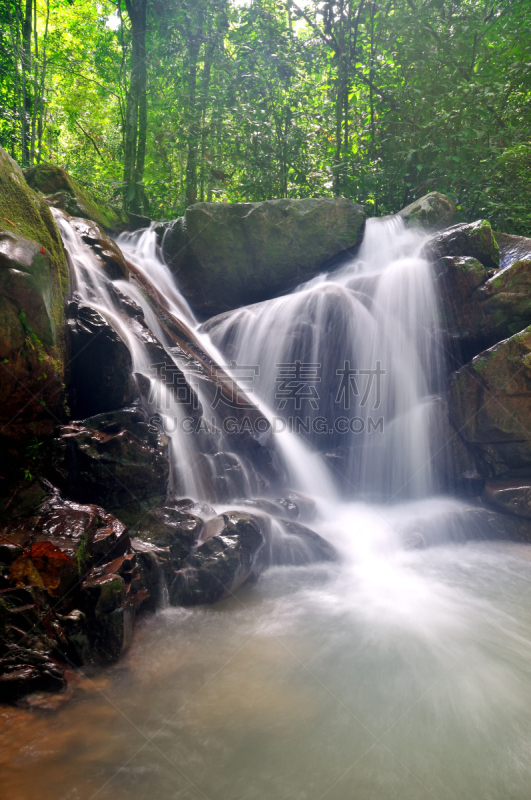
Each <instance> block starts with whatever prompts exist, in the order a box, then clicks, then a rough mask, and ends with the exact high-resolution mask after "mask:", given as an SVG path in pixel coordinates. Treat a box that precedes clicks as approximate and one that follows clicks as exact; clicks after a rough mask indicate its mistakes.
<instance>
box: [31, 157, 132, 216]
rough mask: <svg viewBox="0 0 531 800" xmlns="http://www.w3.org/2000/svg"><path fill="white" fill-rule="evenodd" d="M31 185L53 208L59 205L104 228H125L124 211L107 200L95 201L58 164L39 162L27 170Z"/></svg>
mask: <svg viewBox="0 0 531 800" xmlns="http://www.w3.org/2000/svg"><path fill="white" fill-rule="evenodd" d="M24 177H25V179H26V181H27V183H28V185H29V186H31V188H32V189H35V190H36V191H38V192H41V193H42V194H44V195H47V196H46V198H45V199H46V202H47V203H48V205H50V206H53V208H60V209H62V210H63V211H66V213H67V214H70V215H71V216H73V217H83V218H85V219H91V220H94V221H95V222H97V223H98V224H99V225H102V226H103V227H104V228H125V227H126V226H127V218H126V217H125V216H124V214H123V212H122V211H121V210H120V209H118V208H114V207H111V206H110V205H109V204H108V203H103V202H101V201H98V200H96V198H95V197H93V196H92V194H91V193H90V192H89V191H88V190H87V189H84V188H82V187H81V186H79V184H78V183H76V182H75V181H74V179H73V178H72V177H71V176H70V175H69V174H68V173H67V172H65V170H64V169H61V167H57V166H56V165H55V164H37V165H36V166H34V167H29V168H28V169H25V170H24Z"/></svg>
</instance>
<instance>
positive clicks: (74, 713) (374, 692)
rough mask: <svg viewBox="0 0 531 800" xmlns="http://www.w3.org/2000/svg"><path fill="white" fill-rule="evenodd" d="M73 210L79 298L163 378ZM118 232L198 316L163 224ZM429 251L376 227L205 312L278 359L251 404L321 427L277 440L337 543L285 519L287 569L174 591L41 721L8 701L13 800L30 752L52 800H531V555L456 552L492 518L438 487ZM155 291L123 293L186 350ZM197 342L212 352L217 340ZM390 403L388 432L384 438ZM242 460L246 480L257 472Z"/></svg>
mask: <svg viewBox="0 0 531 800" xmlns="http://www.w3.org/2000/svg"><path fill="white" fill-rule="evenodd" d="M58 221H59V223H60V225H61V228H62V232H63V236H64V237H65V244H66V246H67V249H68V250H69V252H70V255H71V257H72V259H73V260H74V268H75V274H76V276H77V291H78V292H79V293H80V295H81V297H82V298H83V299H84V300H85V301H86V302H87V303H90V304H92V305H93V306H95V307H96V308H98V309H100V310H101V313H102V314H103V315H105V316H106V318H107V319H109V320H110V321H112V323H113V324H114V325H116V329H117V330H118V331H119V333H120V335H121V336H122V337H123V338H124V341H127V342H128V343H129V345H130V348H131V351H132V352H133V354H134V361H135V363H134V369H135V371H138V370H141V371H142V370H143V374H144V375H146V376H147V377H149V378H150V380H151V381H152V382H153V381H154V380H155V378H153V375H152V374H151V373H149V370H148V366H149V364H148V363H147V361H146V358H147V355H146V348H145V346H144V345H142V344H139V341H140V340H139V339H138V337H137V336H136V334H135V332H134V329H133V328H132V327H131V326H130V324H129V323H128V322H127V321H126V320H124V317H123V315H121V314H120V312H119V311H118V310H117V307H116V304H115V302H114V300H113V294H112V290H110V289H109V286H108V283H109V282H108V281H107V279H104V276H102V275H101V274H100V272H101V270H100V267H99V266H98V265H97V264H96V263H91V262H90V255H89V252H90V251H88V250H87V249H83V248H82V243H81V242H80V241H79V239H76V238H75V236H74V233H75V232H72V234H71V233H70V230H71V228H70V226H69V224H68V223H67V222H66V221H64V222H63V221H62V220H61V218H59V220H58ZM69 237H71V238H69ZM120 244H121V246H122V247H123V249H124V251H125V252H126V255H127V258H128V260H129V261H130V262H131V263H132V264H133V265H134V266H136V268H137V269H138V270H140V271H141V275H142V276H143V277H144V278H145V279H146V280H149V281H150V283H151V285H153V284H155V287H156V288H158V289H159V291H160V292H163V293H164V296H165V302H166V307H167V310H168V311H172V312H173V316H174V317H179V318H180V319H182V320H184V321H185V322H186V323H187V324H188V325H189V326H190V327H194V325H195V323H194V320H193V317H192V315H191V314H190V312H189V310H188V309H187V306H186V304H185V303H184V301H183V299H182V298H181V297H180V295H179V293H178V290H177V289H176V287H175V286H174V285H173V282H172V279H171V277H170V275H169V273H168V271H167V270H166V268H165V267H164V265H163V264H162V263H161V262H160V259H159V258H158V256H157V251H156V249H155V238H154V233H153V232H144V233H141V234H135V235H131V236H129V237H127V238H122V239H121V241H120ZM422 247H423V239H422V236H421V235H419V234H418V233H416V232H414V231H408V230H406V229H404V228H403V226H402V223H401V222H400V221H398V220H395V219H392V220H384V221H371V222H369V224H368V225H367V232H366V235H365V240H364V243H363V245H362V248H361V251H360V253H359V255H358V258H357V259H356V260H354V261H352V262H351V263H349V264H347V265H346V266H345V267H343V268H341V269H339V270H337V271H336V272H334V273H333V274H331V275H328V276H321V277H319V278H317V279H315V280H314V281H311V282H310V283H308V284H306V285H304V286H302V287H301V288H300V289H299V290H298V291H296V292H294V293H293V294H291V295H289V296H287V297H282V298H278V299H276V300H272V301H269V302H268V303H263V304H259V305H256V306H253V307H250V308H247V309H242V310H240V311H236V312H233V313H232V314H230V315H227V316H225V317H224V318H222V319H218V320H214V321H213V322H212V323H210V324H207V325H206V326H204V327H205V329H207V330H210V334H211V336H212V338H213V341H214V342H215V344H216V346H217V347H218V348H219V349H220V350H221V351H222V352H223V353H224V354H225V359H226V360H227V361H229V362H230V361H234V362H236V363H237V364H239V365H259V366H260V374H259V375H258V376H256V380H255V384H254V389H255V392H254V394H253V399H255V398H256V397H258V398H262V400H261V402H262V403H263V404H264V411H265V410H266V407H269V409H270V411H267V413H268V415H269V418H270V420H271V421H274V418H275V417H280V416H283V418H284V419H292V420H294V419H295V417H297V416H299V417H301V418H302V419H303V422H304V424H306V422H305V417H309V418H310V426H309V429H308V431H307V432H304V433H303V436H298V435H296V434H292V435H287V436H284V435H283V436H284V438H282V436H281V437H279V440H281V451H282V453H284V454H285V456H286V459H287V461H290V462H291V464H292V467H291V468H290V469H288V470H287V474H290V473H291V474H290V478H289V480H292V479H293V478H295V479H298V480H299V482H300V483H301V484H303V485H305V486H306V487H307V488H308V487H311V486H312V484H311V475H312V474H313V479H314V486H315V485H317V486H316V490H315V493H316V494H321V495H322V496H323V497H324V500H323V502H322V503H321V505H320V510H321V514H320V516H319V518H318V519H317V520H316V521H315V522H314V523H312V525H313V527H314V529H315V530H316V531H317V532H318V533H320V534H321V535H322V536H323V537H326V538H328V539H330V540H331V541H333V543H334V545H335V546H336V547H337V548H338V549H339V550H340V552H341V554H342V560H341V561H340V562H339V563H327V564H320V565H312V566H309V567H306V568H301V567H300V566H299V567H293V566H290V561H289V558H288V559H287V560H286V559H285V557H284V552H281V553H280V554H279V553H278V552H277V548H278V547H281V545H282V541H281V539H282V535H283V534H282V533H281V534H280V536H279V537H277V539H276V540H273V541H272V543H271V550H272V552H271V562H272V563H273V564H274V563H278V562H281V563H282V564H283V565H284V566H281V567H273V568H270V569H269V571H267V572H266V573H265V574H264V575H263V576H262V578H261V579H260V581H259V583H258V585H256V586H252V587H249V588H243V589H242V590H241V591H239V592H238V594H237V595H235V596H232V597H230V598H227V599H226V600H225V601H223V602H222V603H220V604H217V605H215V606H213V607H208V606H206V607H199V608H186V609H182V608H169V609H166V610H164V611H163V612H161V613H159V614H158V615H157V616H156V617H155V618H151V619H149V620H146V622H145V623H144V627H143V630H141V631H139V633H138V634H137V638H136V644H134V645H133V648H132V650H131V651H130V654H129V655H128V656H126V657H125V659H123V660H122V661H121V662H120V664H119V665H117V666H116V667H114V668H112V669H111V670H109V671H107V672H106V674H105V677H104V680H101V679H98V678H96V679H95V681H94V682H93V683H92V684H91V688H92V694H87V693H85V694H82V695H81V697H80V698H79V699H77V700H76V699H75V700H74V701H73V702H71V703H70V704H68V705H66V706H65V707H63V708H62V709H61V710H60V711H59V713H58V714H57V715H55V716H51V717H50V716H43V717H42V722H41V723H39V720H32V722H31V730H30V731H28V729H27V719H26V716H25V713H26V712H23V716H22V717H21V718H20V719H19V718H17V717H16V714H17V713H18V712H15V711H13V714H12V716H11V717H8V715H7V714H4V717H6V720H7V722H8V727H7V731H8V733H7V736H6V742H5V745H6V747H5V752H6V754H7V759H8V760H9V761H10V766H11V774H10V777H9V778H8V779H7V780H3V781H2V786H3V789H5V791H6V792H7V793H8V797H9V800H11V797H13V798H15V797H23V796H24V797H26V796H33V794H34V777H33V775H32V774H31V770H28V769H27V764H28V760H29V763H30V764H31V765H32V766H33V770H34V769H35V766H36V765H38V768H39V776H40V779H41V781H40V787H39V793H40V797H41V798H42V800H57V798H62V797H64V798H67V797H76V798H78V800H93V798H98V800H111V798H112V800H122V798H123V800H145V798H146V797H148V796H149V797H156V798H167V797H179V798H183V800H198V799H199V798H202V800H205V798H207V800H225V798H227V797H234V798H236V800H249V799H250V798H253V800H269V798H271V797H275V798H279V800H292V798H294V797H295V798H301V800H324V798H326V800H345V798H350V797H355V798H360V800H428V799H429V800H456V798H459V800H479V798H489V800H508V798H510V800H527V798H528V797H529V784H530V781H531V767H530V761H529V753H530V752H531V714H530V709H531V682H530V666H529V665H530V664H531V637H530V635H529V626H530V624H531V610H530V607H529V602H528V598H529V589H530V585H531V584H530V578H529V569H528V564H529V554H528V553H527V549H526V548H525V547H524V546H519V545H509V544H506V545H502V544H500V543H498V544H493V543H477V542H473V541H469V543H468V544H467V545H464V544H463V543H461V544H459V545H456V544H455V543H453V540H455V539H456V538H459V536H460V534H462V533H463V531H465V533H466V537H463V538H468V539H469V540H470V539H472V538H473V535H472V534H473V530H472V527H471V526H472V518H473V515H472V516H470V515H467V514H466V513H464V512H465V511H466V508H465V506H464V505H463V504H462V503H460V502H458V501H457V500H453V499H451V498H437V497H430V494H432V493H433V492H434V490H435V489H436V484H435V481H434V475H433V474H432V472H431V470H430V459H431V458H432V457H433V456H434V455H435V451H434V449H433V447H432V446H431V437H430V419H429V418H430V407H431V403H430V397H431V396H432V395H433V394H435V393H437V392H438V391H439V390H440V383H441V368H442V365H441V363H440V357H439V347H438V342H437V309H436V298H435V292H434V287H433V284H432V279H431V274H430V267H429V264H428V263H427V261H426V260H425V259H424V258H423V257H422ZM96 276H97V277H96ZM114 283H115V284H117V282H116V281H115V282H114ZM139 286H140V284H137V283H133V282H126V281H124V282H123V283H122V282H118V284H117V285H116V288H119V289H120V290H121V291H122V292H123V293H125V294H127V295H128V296H129V297H130V298H132V299H133V300H135V302H136V303H138V304H140V305H141V306H142V308H143V309H144V319H145V321H146V322H147V324H148V325H149V328H150V329H151V331H152V334H153V335H154V336H156V337H157V338H159V339H160V340H161V341H163V342H164V344H165V345H166V346H167V347H168V348H170V350H171V345H172V342H171V340H170V339H168V335H167V332H166V331H165V330H164V328H163V326H161V322H160V318H159V317H158V316H157V315H156V314H154V313H153V311H152V309H151V307H150V305H149V303H148V302H147V300H146V297H145V295H144V294H143V291H142V290H141V288H139ZM201 341H202V342H203V344H204V347H205V349H206V350H208V349H209V347H210V346H209V344H208V342H207V340H206V334H203V338H202V339H201ZM209 352H210V355H211V357H212V358H213V359H214V360H216V358H217V360H218V362H221V361H222V360H223V359H222V358H221V356H219V357H218V356H217V353H216V350H215V348H212V349H210V350H209ZM175 358H176V362H177V363H178V364H180V365H182V366H183V368H186V365H185V362H184V361H183V359H182V357H181V356H179V355H178V353H176V355H175ZM297 361H298V362H299V365H301V364H305V365H310V366H309V367H308V370H309V371H308V372H306V373H304V378H305V379H306V378H312V379H313V382H311V381H309V380H303V379H302V377H301V373H300V369H299V367H297V369H299V372H298V373H297V372H295V378H293V377H292V378H290V377H286V374H287V375H288V376H289V375H291V376H293V372H289V373H284V374H282V375H280V376H279V374H278V370H279V369H290V370H292V369H293V364H294V363H295V364H296V362H297ZM278 364H281V365H283V366H282V367H277V365H278ZM347 364H348V366H347ZM378 364H379V365H380V370H381V372H382V373H383V374H381V375H380V376H379V380H380V386H379V390H380V391H379V396H378V391H377V386H376V378H377V377H378V376H377V374H376V375H375V373H374V371H375V370H377V369H378ZM316 365H317V366H316ZM188 369H190V367H188ZM146 370H147V371H146ZM338 370H339V372H338ZM354 370H355V372H353V371H354ZM234 374H236V370H235V371H234ZM371 374H372V375H373V378H372V380H373V385H372V387H371V390H370V391H369V392H368V394H367V397H366V398H365V400H364V395H365V392H366V391H367V381H368V378H370V376H371ZM279 377H280V380H279V381H277V378H279ZM317 378H321V380H320V381H317V380H316V379H317ZM344 379H346V380H344ZM343 380H344V384H343V388H344V390H345V391H343V392H342V391H341V382H342V381H343ZM362 380H363V383H362ZM347 390H349V391H350V395H349V397H348V400H347V398H346V394H347ZM275 395H277V396H276V397H275ZM201 396H202V402H204V404H205V405H206V404H207V403H208V400H209V398H208V396H206V394H202V395H201ZM290 398H291V399H290ZM297 398H298V400H297ZM283 400H286V403H285V404H284V408H281V407H279V406H281V405H282V404H283V403H282V401H283ZM312 400H313V401H316V402H315V403H314V404H312V402H311V401H312ZM170 401H171V398H169V399H168V402H170ZM298 401H300V403H299V402H298ZM297 405H300V408H297V407H295V406H297ZM314 405H317V408H314V407H313V406H314ZM347 406H350V407H347ZM159 410H162V411H164V412H166V409H159ZM174 413H177V412H176V411H175V412H174V411H173V410H171V411H170V414H172V415H173V414H174ZM380 416H381V417H382V418H383V420H384V430H383V432H380V431H378V430H373V431H371V432H369V420H370V419H371V418H372V419H373V420H375V419H377V418H378V417H380ZM321 417H322V418H324V419H325V421H326V432H324V433H319V432H318V429H319V427H321V428H324V427H325V425H324V424H321V422H318V423H315V421H316V420H317V419H318V418H321ZM340 418H344V419H346V420H347V423H348V421H349V420H350V419H351V418H357V419H358V420H361V422H362V423H363V425H361V423H357V426H353V427H356V428H361V430H360V431H359V432H354V431H351V432H349V433H340V432H338V431H337V430H334V428H337V422H338V420H339V419H340ZM340 427H341V425H340ZM329 429H331V430H332V433H330V434H329V433H328V430H329ZM347 430H348V424H347ZM303 437H304V438H305V439H306V440H307V442H306V444H304V443H303V442H302V438H303ZM195 438H196V437H193V436H192V437H188V438H187V440H185V441H184V442H183V443H181V442H180V440H179V438H178V436H177V437H176V441H175V445H174V447H175V462H176V464H178V463H182V459H185V458H189V459H191V462H190V463H193V459H194V458H199V457H200V456H203V455H204V453H202V452H200V450H195V451H190V452H189V453H188V454H187V453H186V452H184V450H182V449H181V448H185V447H192V446H193V447H196V444H195V442H194V444H193V445H192V444H189V442H190V440H192V441H194V440H195ZM308 445H309V446H310V447H312V448H314V449H315V451H316V452H317V454H316V455H315V456H314V457H313V461H312V460H310V459H309V458H308V453H309V449H308ZM227 446H228V445H227ZM209 455H210V457H211V459H213V460H214V461H215V458H214V457H213V456H212V454H209ZM325 460H326V462H327V463H332V464H334V463H336V464H338V465H340V466H339V467H337V466H336V468H335V469H334V468H332V472H333V474H337V471H338V469H339V471H341V472H342V473H344V477H345V478H346V481H344V482H343V489H344V494H345V495H346V498H344V499H343V500H339V499H338V497H337V496H334V492H333V489H331V488H330V487H328V486H327V484H326V469H325V468H324V467H323V462H324V461H325ZM207 463H211V461H208V462H207ZM204 466H205V460H204V459H203V460H202V461H201V469H204ZM320 470H321V471H320ZM196 472H199V467H197V470H196ZM247 474H248V475H249V476H250V477H249V480H248V484H247V489H246V491H247V493H248V494H249V495H250V494H252V493H253V491H254V488H256V481H255V480H254V479H253V477H252V470H251V467H250V466H249V467H248V473H247ZM297 475H298V478H297ZM190 480H192V479H190ZM193 481H197V482H196V483H191V484H190V485H189V487H187V491H188V490H189V491H190V492H193V491H195V492H197V495H196V496H199V497H200V496H201V492H204V491H205V488H204V486H203V485H202V480H199V479H198V478H197V477H194V478H193ZM338 482H339V481H338ZM253 483H254V484H255V485H254V486H253ZM310 492H314V490H313V489H311V488H310ZM233 497H236V494H235V493H233ZM353 498H354V499H353ZM399 499H400V502H397V501H398V500H399ZM231 500H232V498H231ZM376 501H378V502H376ZM223 502H225V498H223V501H222V503H221V504H223ZM218 507H219V506H218ZM478 513H479V512H478ZM487 517H489V515H488V514H485V515H484V516H483V517H482V518H481V519H482V521H481V522H480V527H482V526H483V530H482V532H484V525H485V519H486V518H487ZM465 529H466V530H465ZM419 543H420V544H422V543H424V544H426V545H432V544H437V545H439V546H437V547H426V549H416V548H417V547H418V545H419ZM291 544H292V542H288V543H287V545H288V550H289V547H290V546H291ZM405 544H406V545H409V548H408V547H405V546H404V545H405ZM411 547H413V548H414V549H411ZM295 556H296V557H295V558H294V559H293V561H294V562H296V561H297V558H298V555H297V554H295ZM0 735H1V733H0ZM1 766H2V765H1V762H0V767H1ZM9 793H10V794H9Z"/></svg>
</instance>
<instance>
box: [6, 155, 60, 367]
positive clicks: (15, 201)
mask: <svg viewBox="0 0 531 800" xmlns="http://www.w3.org/2000/svg"><path fill="white" fill-rule="evenodd" d="M0 230H4V231H8V232H11V233H17V234H19V235H20V236H23V237H24V238H25V239H29V240H31V241H34V242H37V243H38V244H39V245H40V246H41V247H44V248H45V249H46V250H47V251H48V254H49V256H48V258H47V260H48V261H49V269H50V274H51V277H52V284H53V290H54V297H53V306H52V317H53V321H54V325H55V329H56V331H57V332H58V339H57V345H58V352H54V353H53V354H52V355H53V357H54V358H55V359H57V358H58V359H59V360H60V362H61V363H62V360H63V359H62V353H63V352H64V341H63V333H62V332H63V330H64V299H65V296H66V293H67V291H68V268H67V265H66V259H65V255H64V251H63V246H62V243H61V238H60V236H59V231H58V230H57V227H56V225H55V221H54V219H53V216H52V213H51V211H50V209H49V208H48V206H47V205H46V203H45V202H44V200H43V199H42V198H40V197H39V196H38V195H36V194H35V192H34V191H32V189H30V187H29V186H28V185H27V183H26V182H25V180H24V176H23V174H22V171H21V170H20V168H19V167H18V165H17V164H16V163H15V162H14V161H13V160H12V159H11V158H10V157H9V155H8V154H7V153H6V151H5V150H4V149H3V148H1V147H0Z"/></svg>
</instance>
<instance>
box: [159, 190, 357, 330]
mask: <svg viewBox="0 0 531 800" xmlns="http://www.w3.org/2000/svg"><path fill="white" fill-rule="evenodd" d="M364 222H365V216H364V213H363V210H362V209H361V207H360V206H358V205H356V204H355V203H353V202H351V201H350V200H346V199H344V198H320V199H317V198H316V199H306V200H286V199H284V200H267V201H264V202H262V203H197V204H196V205H193V206H190V208H188V209H186V213H185V215H184V217H182V218H180V219H179V220H176V221H175V222H174V223H172V224H171V226H170V227H168V229H167V230H166V232H165V235H164V239H163V250H164V256H165V258H166V259H167V261H168V263H169V265H170V267H171V269H172V271H173V272H174V274H175V275H176V276H177V279H178V281H179V286H180V287H181V289H182V291H183V293H184V294H185V296H186V297H187V299H188V300H189V301H190V303H191V304H192V306H193V307H194V308H195V309H196V310H198V311H199V312H200V313H202V314H205V315H213V314H216V313H220V312H223V311H228V310H231V309H234V308H237V307H239V306H241V305H247V304H249V303H256V302H259V301H261V300H267V299H269V298H271V297H274V296H275V295H277V294H280V293H282V292H286V291H289V290H291V289H292V288H294V287H295V286H296V285H297V284H299V283H301V282H302V281H305V280H308V279H309V278H311V277H313V276H314V275H316V274H317V273H318V272H319V271H320V270H321V269H324V268H325V267H326V265H327V264H328V263H329V262H330V260H331V259H333V258H335V257H338V256H339V255H341V254H345V253H346V254H348V253H352V252H353V250H354V248H355V247H356V246H357V245H358V243H359V241H360V239H361V235H362V233H363V226H364Z"/></svg>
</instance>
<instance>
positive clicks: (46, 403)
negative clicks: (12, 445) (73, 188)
mask: <svg viewBox="0 0 531 800" xmlns="http://www.w3.org/2000/svg"><path fill="white" fill-rule="evenodd" d="M67 288H68V270H67V266H66V260H65V256H64V252H63V248H62V245H61V240H60V237H59V233H58V231H57V228H56V226H55V222H54V220H53V217H52V215H51V213H50V209H49V208H48V206H47V205H46V203H44V201H42V200H41V199H40V198H39V197H38V196H37V195H36V194H35V192H33V191H32V190H31V189H30V188H29V186H28V185H27V184H26V182H25V181H24V177H23V175H22V172H21V170H20V168H19V167H18V165H17V164H16V163H15V162H14V161H13V160H12V159H11V158H10V157H9V155H8V154H7V153H6V152H5V150H3V149H2V148H1V147H0V376H1V380H0V423H1V426H2V428H3V430H2V435H3V436H4V437H9V438H10V439H15V440H18V439H20V438H23V437H24V436H25V435H27V432H28V429H29V427H30V425H32V426H33V428H32V431H33V435H35V434H36V433H37V434H39V435H40V434H45V433H49V427H50V414H49V413H48V411H47V410H46V409H50V410H51V411H52V413H53V414H56V415H59V416H61V414H62V401H63V394H62V383H61V377H62V370H63V365H64V360H65V350H64V342H63V335H62V332H63V327H64V307H63V304H64V297H65V294H66V291H67ZM41 401H42V402H41ZM8 423H9V424H8ZM3 468H4V469H5V470H6V471H7V470H8V468H9V464H8V463H5V462H4V465H3ZM4 474H5V472H4Z"/></svg>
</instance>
